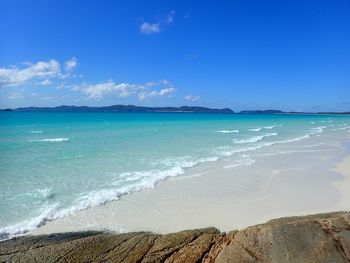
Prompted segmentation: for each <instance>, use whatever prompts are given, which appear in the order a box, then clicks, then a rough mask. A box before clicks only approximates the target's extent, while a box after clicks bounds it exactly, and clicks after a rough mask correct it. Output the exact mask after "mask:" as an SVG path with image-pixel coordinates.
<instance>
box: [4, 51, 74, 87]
mask: <svg viewBox="0 0 350 263" xmlns="http://www.w3.org/2000/svg"><path fill="white" fill-rule="evenodd" d="M77 65H78V60H77V59H76V58H74V57H73V58H71V59H69V60H67V61H66V62H65V63H64V69H65V71H66V73H65V74H63V73H62V71H61V65H60V63H59V62H58V61H57V60H55V59H51V60H49V61H39V62H36V63H30V62H28V63H25V64H23V66H22V67H17V66H14V67H7V68H6V67H2V68H0V87H3V86H19V85H24V84H38V85H44V86H47V85H51V84H52V79H55V78H56V79H57V78H59V79H64V78H67V77H69V76H72V75H71V74H70V73H72V71H73V70H74V69H75V68H76V67H77Z"/></svg>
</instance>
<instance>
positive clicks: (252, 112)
mask: <svg viewBox="0 0 350 263" xmlns="http://www.w3.org/2000/svg"><path fill="white" fill-rule="evenodd" d="M239 113H240V114H280V113H286V112H284V111H280V110H243V111H240V112H239Z"/></svg>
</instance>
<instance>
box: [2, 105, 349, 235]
mask: <svg viewBox="0 0 350 263" xmlns="http://www.w3.org/2000/svg"><path fill="white" fill-rule="evenodd" d="M0 120H1V124H0V236H1V235H2V237H8V236H9V235H14V234H20V233H25V232H26V231H28V230H30V229H33V228H36V227H38V226H40V225H42V224H44V223H45V222H46V221H47V220H53V219H55V218H59V217H64V216H67V215H68V214H70V213H73V212H75V211H79V210H82V209H86V208H89V207H92V206H97V205H101V204H103V203H105V202H107V201H111V200H116V199H118V198H119V197H120V196H121V195H124V194H128V193H131V192H134V191H139V190H142V189H144V188H150V187H154V186H155V185H156V184H157V183H159V182H160V181H162V180H164V179H166V178H168V177H172V176H178V175H181V174H184V173H185V172H186V169H187V168H190V167H193V166H196V165H201V164H202V163H206V162H216V161H218V160H220V159H224V158H226V159H229V160H230V161H231V162H232V165H233V166H234V165H240V164H241V163H242V162H241V160H240V155H239V154H241V153H245V152H251V151H255V150H257V149H261V148H263V147H269V146H272V145H274V144H284V143H294V142H304V141H305V142H307V140H308V139H310V138H312V137H313V136H323V135H324V134H330V133H338V132H346V131H349V130H350V117H348V116H312V115H305V116H297V115H216V114H189V113H149V114H147V113H27V112H2V113H0ZM244 165H246V163H244Z"/></svg>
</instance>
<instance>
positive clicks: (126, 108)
mask: <svg viewBox="0 0 350 263" xmlns="http://www.w3.org/2000/svg"><path fill="white" fill-rule="evenodd" d="M5 111H10V110H9V109H5ZM13 111H21V112H193V113H223V114H232V113H234V111H232V110H231V109H229V108H224V109H211V108H205V107H195V106H181V107H140V106H134V105H112V106H105V107H88V106H66V105H63V106H58V107H25V108H16V109H13Z"/></svg>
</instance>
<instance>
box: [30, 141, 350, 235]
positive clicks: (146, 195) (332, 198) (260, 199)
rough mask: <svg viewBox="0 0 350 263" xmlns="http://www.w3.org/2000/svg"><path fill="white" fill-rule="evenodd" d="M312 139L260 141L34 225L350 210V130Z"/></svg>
mask: <svg viewBox="0 0 350 263" xmlns="http://www.w3.org/2000/svg"><path fill="white" fill-rule="evenodd" d="M313 140H314V141H310V142H309V144H308V145H310V147H309V146H305V145H304V144H303V143H299V144H298V143H294V144H293V145H275V146H272V147H270V148H269V150H266V149H261V150H259V151H256V152H254V154H252V155H251V156H250V157H251V158H253V159H254V163H252V164H250V165H242V166H240V167H231V166H230V165H229V164H228V163H225V162H222V161H219V162H214V163H209V164H206V165H199V166H197V167H194V168H191V169H189V170H188V171H187V172H186V174H185V175H183V176H179V177H175V178H171V179H169V180H166V181H164V182H162V183H160V184H159V185H157V187H156V188H153V189H145V190H142V191H140V192H136V193H133V194H130V195H126V196H122V197H121V199H120V200H117V201H113V202H109V203H106V204H105V205H102V206H97V207H92V208H90V209H87V210H84V211H80V212H77V213H74V214H72V215H70V216H68V217H66V218H61V219H57V220H54V221H52V222H48V223H47V224H45V225H44V226H42V227H40V228H38V229H36V230H34V231H33V232H30V233H31V234H44V233H53V232H66V231H78V230H91V229H94V230H108V231H116V232H130V231H152V232H157V233H169V232H175V231H179V230H183V229H193V228H200V227H208V226H214V227H217V228H218V229H220V230H221V231H228V230H232V229H242V228H244V227H247V226H250V225H254V224H258V223H262V222H264V221H266V220H269V219H272V218H277V217H284V216H294V215H306V214H312V213H320V212H329V211H339V210H350V205H349V202H348V201H349V200H350V195H349V193H348V189H349V185H350V184H349V182H350V174H349V171H350V169H349V167H350V155H348V149H347V144H344V143H346V142H347V141H348V138H342V141H341V142H339V143H334V142H332V143H331V144H324V143H320V142H319V141H317V138H315V139H313ZM313 145H314V146H313Z"/></svg>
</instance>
